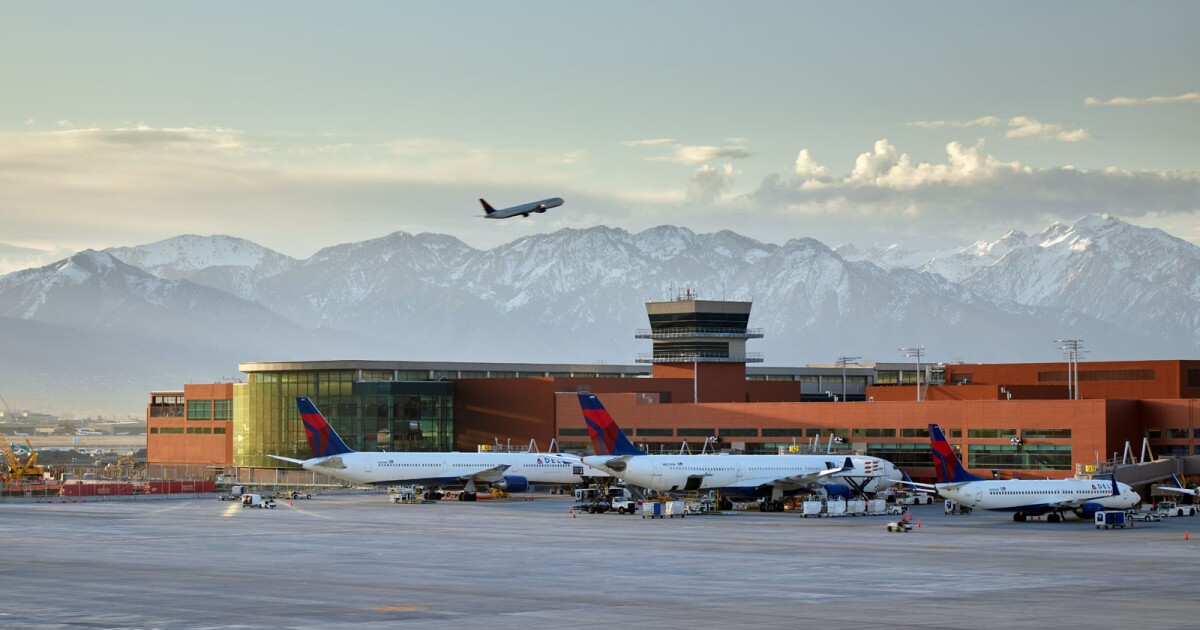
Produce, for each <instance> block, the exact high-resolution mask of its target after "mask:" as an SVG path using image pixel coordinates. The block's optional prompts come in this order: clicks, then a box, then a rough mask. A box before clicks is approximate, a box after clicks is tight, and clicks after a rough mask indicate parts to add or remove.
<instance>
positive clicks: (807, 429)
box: [147, 299, 1200, 479]
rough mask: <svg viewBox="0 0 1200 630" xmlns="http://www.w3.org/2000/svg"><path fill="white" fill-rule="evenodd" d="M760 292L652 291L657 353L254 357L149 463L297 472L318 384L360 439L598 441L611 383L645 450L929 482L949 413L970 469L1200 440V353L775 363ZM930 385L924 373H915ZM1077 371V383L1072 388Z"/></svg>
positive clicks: (165, 422)
mask: <svg viewBox="0 0 1200 630" xmlns="http://www.w3.org/2000/svg"><path fill="white" fill-rule="evenodd" d="M750 307H751V305H750V303H748V302H725V301H720V302H718V301H704V300H697V299H679V300H673V301H669V302H652V303H649V304H647V305H646V308H647V315H648V317H649V320H650V328H648V329H644V330H638V331H635V333H634V334H635V335H636V337H637V338H639V339H647V340H649V341H650V346H651V351H650V352H647V353H645V354H641V355H638V356H637V357H636V363H635V364H634V365H570V364H500V363H449V362H409V361H353V360H344V361H298V362H271V363H242V364H240V366H239V368H240V370H241V371H242V372H244V373H245V374H246V382H245V383H221V384H195V385H185V386H184V387H183V389H182V390H180V391H176V392H153V393H152V394H151V402H150V404H149V405H148V407H147V425H148V427H147V428H148V435H147V442H148V443H147V449H148V459H149V461H150V463H151V464H185V465H205V466H208V467H210V468H214V469H220V468H222V467H255V468H284V467H287V465H284V464H283V463H282V462H279V461H278V460H274V459H271V458H270V457H268V455H282V456H285V457H291V458H297V459H303V458H307V457H309V456H310V454H309V447H308V443H307V440H306V439H305V436H304V430H303V427H302V425H301V423H300V419H299V415H298V412H297V410H296V405H295V398H296V397H297V396H307V397H309V398H312V399H313V401H314V402H315V403H316V404H317V406H318V408H320V409H321V410H322V412H323V413H324V414H325V415H326V417H327V418H329V420H330V422H331V423H332V424H333V426H334V428H335V429H336V430H337V431H338V432H339V434H341V435H342V437H343V439H345V440H346V442H347V443H348V444H349V445H350V447H351V448H354V449H356V450H388V451H445V450H461V451H475V450H477V449H478V447H480V446H481V445H494V444H497V443H499V444H502V445H509V444H511V445H513V446H524V445H527V444H529V443H530V440H535V441H536V443H537V445H538V446H540V447H541V448H543V449H546V448H548V447H549V446H550V444H551V441H552V440H554V441H555V442H556V443H557V445H558V447H559V448H560V449H562V450H572V451H577V452H582V453H589V452H590V449H591V443H590V441H589V440H588V438H587V431H586V429H585V427H584V424H583V418H582V414H581V413H580V411H579V405H578V401H577V399H576V396H575V394H576V393H577V392H578V391H585V390H586V391H590V392H591V393H594V394H596V395H597V396H599V397H600V399H601V401H602V402H603V403H604V404H605V406H606V407H607V408H608V409H609V411H610V412H611V413H612V415H613V417H614V418H615V419H616V420H617V422H618V423H619V424H620V425H621V427H622V428H623V429H624V430H625V432H626V433H627V434H628V435H629V437H630V439H631V440H633V441H634V442H635V443H637V444H639V445H641V446H642V447H643V448H645V449H646V450H649V451H654V452H660V451H666V452H678V451H679V449H680V448H681V446H682V445H683V444H684V443H686V444H688V446H689V448H690V449H691V450H692V452H699V450H700V448H701V447H702V445H704V444H705V442H706V441H707V442H709V444H710V448H711V447H712V446H715V447H716V448H720V449H723V450H732V451H737V452H746V453H777V452H780V450H781V449H782V450H785V451H786V450H789V449H791V447H793V446H798V447H801V448H804V447H812V446H814V445H819V447H820V448H821V449H833V450H836V451H840V452H862V453H866V454H869V455H875V456H879V457H883V458H886V459H889V460H891V461H893V462H895V463H896V464H898V465H899V466H901V467H902V468H904V469H905V470H906V471H907V472H908V473H909V474H910V475H912V476H913V477H914V478H925V479H928V478H931V477H932V474H933V471H932V467H931V462H930V456H929V446H928V444H929V443H928V435H927V426H928V424H930V423H938V424H940V425H941V426H942V427H943V428H944V429H945V430H946V433H947V435H948V437H949V438H950V440H951V442H952V443H954V444H955V446H956V447H957V448H959V449H960V451H961V454H962V456H963V460H964V462H965V463H966V464H967V465H968V467H969V468H971V469H973V470H975V471H977V472H983V473H985V474H986V473H987V471H998V472H1000V471H1003V472H1002V473H1000V474H1004V475H1005V476H1008V475H1012V476H1017V477H1021V476H1030V477H1032V476H1036V477H1069V476H1072V475H1074V474H1075V473H1076V471H1077V470H1079V469H1081V468H1082V467H1083V466H1086V465H1093V464H1096V463H1098V462H1103V461H1104V460H1108V459H1110V458H1112V457H1113V456H1114V454H1115V455H1118V456H1119V455H1120V454H1121V453H1122V451H1123V450H1124V449H1125V444H1126V442H1129V443H1131V444H1132V445H1133V446H1134V448H1135V449H1140V448H1141V445H1142V442H1143V438H1146V439H1147V441H1148V444H1149V446H1150V447H1151V448H1152V449H1153V451H1154V453H1156V454H1158V455H1179V456H1182V455H1195V454H1200V425H1197V422H1198V421H1200V418H1198V417H1197V413H1196V411H1197V410H1196V402H1197V399H1198V398H1200V361H1186V360H1163V361H1121V362H1087V363H1080V364H1077V372H1078V374H1077V376H1076V374H1074V373H1069V371H1068V367H1067V363H1066V362H1062V363H1027V364H989V365H985V364H933V365H919V366H918V364H917V363H916V362H911V363H890V364H883V363H877V364H870V365H855V364H853V363H849V362H846V361H843V362H842V363H843V364H831V365H820V366H805V367H797V368H784V367H761V366H756V365H755V364H757V363H760V362H762V360H763V357H762V355H761V354H756V353H751V352H747V351H746V345H747V341H749V340H752V339H758V338H761V337H763V336H764V333H763V331H762V330H759V329H753V328H748V327H747V323H748V321H749V313H750ZM918 382H919V383H920V385H919V386H918ZM1076 383H1077V384H1076Z"/></svg>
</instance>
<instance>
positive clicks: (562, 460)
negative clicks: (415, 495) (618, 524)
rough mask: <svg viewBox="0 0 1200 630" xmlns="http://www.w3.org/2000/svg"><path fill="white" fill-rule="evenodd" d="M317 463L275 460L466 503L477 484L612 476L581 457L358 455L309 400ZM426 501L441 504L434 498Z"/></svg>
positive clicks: (306, 414)
mask: <svg viewBox="0 0 1200 630" xmlns="http://www.w3.org/2000/svg"><path fill="white" fill-rule="evenodd" d="M296 405H297V406H298V407H299V409H300V418H301V420H302V421H303V422H304V432H305V434H306V435H307V437H308V444H309V446H310V447H312V452H313V456H312V458H311V459H303V460H301V459H291V458H289V457H280V456H278V455H271V456H270V457H273V458H275V459H278V460H281V461H285V462H291V463H293V464H299V465H300V466H302V467H303V468H304V469H305V470H312V471H315V472H320V473H324V474H327V475H330V476H332V477H337V478H338V479H342V480H345V481H349V482H351V483H356V484H368V485H392V484H398V483H412V484H424V485H431V486H436V487H441V486H465V487H466V490H465V491H464V492H463V494H462V495H460V500H463V501H474V500H475V498H476V494H477V484H487V485H490V486H491V487H493V488H495V489H498V490H504V491H508V492H525V491H526V490H528V489H529V486H530V485H534V484H538V485H573V484H577V483H585V482H586V481H587V477H607V476H608V475H607V474H606V473H602V472H600V471H597V470H591V469H589V468H587V467H586V466H584V464H583V462H582V461H580V458H579V457H578V456H576V455H566V454H562V453H386V452H376V453H358V452H355V451H354V450H352V449H351V448H350V447H349V446H346V443H345V442H343V441H342V438H341V437H339V436H338V434H337V432H336V431H334V430H333V427H332V426H330V424H329V422H328V421H327V420H326V419H325V416H323V415H321V412H320V411H318V410H317V407H316V405H314V404H313V403H312V401H311V400H309V399H308V398H297V399H296ZM426 498H441V493H440V492H430V493H428V494H427V495H426Z"/></svg>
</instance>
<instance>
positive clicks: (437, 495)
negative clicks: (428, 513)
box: [425, 490, 442, 501]
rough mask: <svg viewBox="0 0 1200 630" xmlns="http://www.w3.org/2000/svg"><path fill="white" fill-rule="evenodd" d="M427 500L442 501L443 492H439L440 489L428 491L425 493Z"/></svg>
mask: <svg viewBox="0 0 1200 630" xmlns="http://www.w3.org/2000/svg"><path fill="white" fill-rule="evenodd" d="M425 500H426V501H441V500H442V493H441V492H438V491H436V490H435V491H432V492H426V493H425Z"/></svg>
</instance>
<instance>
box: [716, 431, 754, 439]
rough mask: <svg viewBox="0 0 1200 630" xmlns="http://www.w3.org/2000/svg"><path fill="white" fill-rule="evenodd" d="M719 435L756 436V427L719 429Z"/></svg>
mask: <svg viewBox="0 0 1200 630" xmlns="http://www.w3.org/2000/svg"><path fill="white" fill-rule="evenodd" d="M720 435H721V437H758V429H721V433H720Z"/></svg>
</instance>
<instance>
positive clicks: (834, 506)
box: [825, 499, 846, 516]
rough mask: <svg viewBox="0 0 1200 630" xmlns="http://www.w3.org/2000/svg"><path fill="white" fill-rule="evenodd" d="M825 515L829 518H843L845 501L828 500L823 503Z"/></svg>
mask: <svg viewBox="0 0 1200 630" xmlns="http://www.w3.org/2000/svg"><path fill="white" fill-rule="evenodd" d="M825 513H826V514H828V515H829V516H845V515H846V500H845V499H830V500H828V501H826V502H825Z"/></svg>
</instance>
